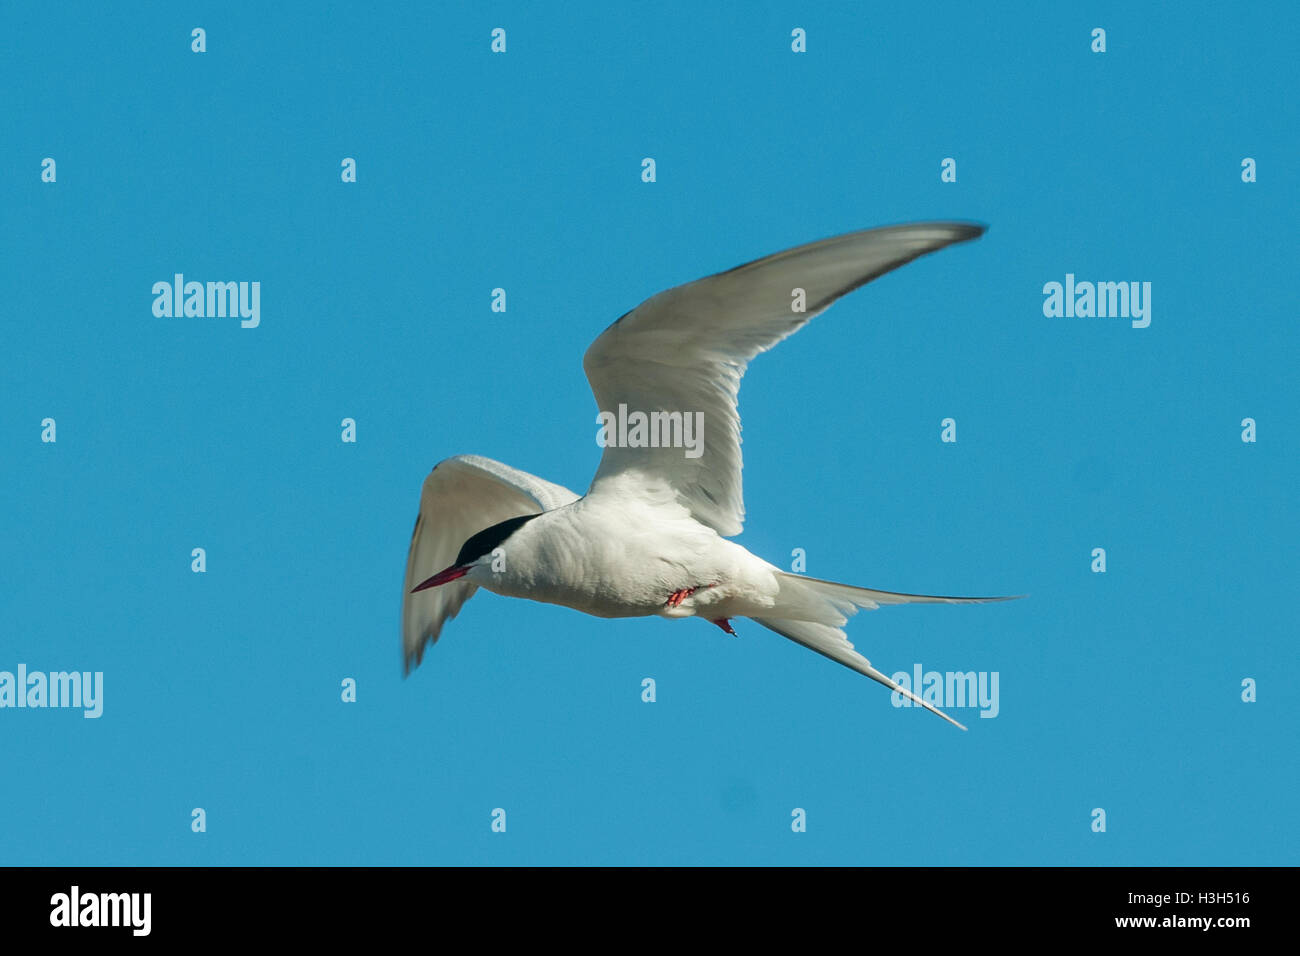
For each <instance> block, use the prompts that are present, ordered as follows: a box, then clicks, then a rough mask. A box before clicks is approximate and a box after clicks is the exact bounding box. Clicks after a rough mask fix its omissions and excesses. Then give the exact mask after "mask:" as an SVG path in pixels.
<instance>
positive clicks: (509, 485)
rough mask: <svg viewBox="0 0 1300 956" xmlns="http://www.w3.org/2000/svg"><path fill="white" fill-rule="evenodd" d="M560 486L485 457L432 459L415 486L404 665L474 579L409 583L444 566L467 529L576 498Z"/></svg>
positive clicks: (415, 658)
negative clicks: (417, 491)
mask: <svg viewBox="0 0 1300 956" xmlns="http://www.w3.org/2000/svg"><path fill="white" fill-rule="evenodd" d="M577 500H578V496H577V495H575V494H574V493H573V492H572V491H570V490H569V489H568V488H564V487H561V486H560V485H557V484H553V483H552V482H549V481H546V480H545V479H542V478H538V477H537V476H536V475H530V474H528V472H526V471H520V470H519V469H517V468H511V467H510V466H509V465H504V464H502V463H501V462H499V461H493V460H492V459H491V458H483V457H480V456H478V455H457V456H455V457H454V458H448V459H446V460H445V461H441V462H439V463H438V464H437V465H435V466H434V469H433V471H431V472H429V477H428V478H426V479H425V480H424V487H423V489H422V490H421V492H420V513H419V515H418V516H417V517H416V519H415V531H414V532H413V533H412V534H411V548H410V551H409V552H408V554H407V557H406V577H405V580H404V584H403V588H402V660H403V665H404V668H405V671H406V673H408V674H409V673H410V672H411V669H412V668H414V667H419V666H420V661H421V660H422V659H423V657H424V649H425V647H427V646H428V645H429V644H432V643H435V642H436V641H437V640H438V635H439V634H441V633H442V626H443V625H444V624H445V623H446V622H447V621H449V620H451V619H452V618H454V617H455V616H456V615H457V614H458V613H460V609H461V607H462V606H463V605H464V604H465V602H466V601H468V600H469V599H470V598H471V597H472V596H473V595H474V592H475V591H476V590H478V586H477V585H474V584H471V583H469V582H468V581H466V580H465V579H463V578H462V579H461V580H458V581H451V582H449V583H447V584H443V585H440V586H439V587H436V588H429V589H428V590H425V591H420V592H418V593H416V594H412V593H411V588H413V587H415V585H417V584H419V583H420V582H421V581H423V580H425V579H427V578H429V577H431V576H432V575H434V574H437V573H438V572H439V571H441V570H443V569H444V568H446V567H448V566H449V565H450V564H451V563H452V562H453V561H454V560H455V559H456V555H457V553H458V552H459V551H460V546H461V545H462V544H464V543H465V541H466V540H468V539H469V538H470V536H472V535H474V534H477V533H478V532H479V531H482V530H483V529H484V528H488V527H491V526H492V525H494V524H496V523H498V522H500V521H505V520H506V519H507V518H515V517H518V516H520V515H526V514H540V513H541V512H543V511H552V510H554V509H555V508H560V507H563V506H564V505H567V504H570V503H571V502H574V501H577Z"/></svg>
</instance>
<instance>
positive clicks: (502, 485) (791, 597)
mask: <svg viewBox="0 0 1300 956" xmlns="http://www.w3.org/2000/svg"><path fill="white" fill-rule="evenodd" d="M983 232H984V227H983V226H978V225H971V224H965V223H956V222H936V223H912V224H908V225H900V226H888V227H885V228H880V229H869V230H865V231H862V232H853V233H848V234H846V235H842V236H835V237H833V238H830V239H823V240H821V241H820V242H813V243H809V244H807V245H802V246H798V247H796V248H794V249H788V250H786V251H785V252H778V253H776V254H775V255H770V256H767V257H766V258H763V259H758V260H756V261H754V262H750V263H748V264H746V265H742V266H737V267H736V268H734V269H731V270H729V271H727V272H720V273H718V274H717V275H713V276H709V277H707V278H704V279H699V280H697V281H695V282H690V283H687V284H686V285H681V286H677V287H675V288H672V289H669V290H667V291H666V292H661V293H659V294H658V295H656V296H653V297H652V298H650V299H647V300H646V301H645V302H643V303H641V304H640V305H639V306H637V307H636V308H635V309H633V310H632V311H631V312H628V313H627V314H626V315H624V316H623V317H622V318H620V319H618V320H617V321H616V322H614V324H613V325H611V326H610V327H609V328H607V329H606V330H605V331H604V332H603V333H601V335H600V336H599V337H598V338H597V339H596V341H595V342H593V343H592V344H591V347H590V348H588V349H587V354H586V356H585V357H584V358H583V363H582V364H583V368H584V370H585V371H586V373H587V381H588V382H589V383H590V384H591V390H592V391H593V392H594V393H595V396H596V403H597V406H598V408H599V409H600V410H601V418H602V419H604V418H605V415H606V413H608V415H609V417H610V421H611V422H612V421H613V418H614V416H615V413H616V412H617V413H618V415H619V416H621V418H620V421H621V424H620V428H619V429H618V431H617V433H616V434H615V436H613V440H609V441H606V442H605V448H604V451H603V453H602V456H601V459H600V466H599V468H597V470H596V475H595V477H594V478H593V479H592V482H591V487H590V488H588V489H587V493H586V494H585V495H581V496H579V495H578V494H575V493H574V492H572V491H570V490H568V489H567V488H563V487H561V486H560V485H557V484H554V483H552V482H549V481H546V480H544V479H542V478H538V477H536V476H534V475H530V474H528V473H527V472H523V471H520V470H518V469H517V468H512V467H510V466H509V465H504V464H502V463H500V462H497V461H493V460H491V459H489V458H482V457H479V456H476V455H457V456H455V457H453V458H448V459H446V460H445V461H442V462H439V463H438V465H436V466H435V467H434V469H433V471H432V472H430V474H429V476H428V478H426V479H425V481H424V487H423V489H422V491H421V494H420V512H419V516H418V517H417V518H416V521H415V531H414V533H413V534H412V536H411V547H410V552H409V554H408V556H407V561H406V582H405V587H404V589H403V598H402V650H403V655H404V661H405V668H406V671H407V673H409V672H410V670H411V668H412V666H418V665H419V663H420V661H421V659H422V658H423V656H424V649H425V647H426V646H427V645H429V644H431V643H433V642H435V641H437V640H438V636H439V635H440V634H441V633H442V628H443V625H444V624H446V622H447V621H448V620H450V619H451V618H453V617H455V616H456V614H457V613H458V612H459V611H460V609H461V607H462V606H463V605H464V604H465V602H466V601H468V600H469V599H470V598H471V597H472V596H473V595H474V592H475V591H477V590H478V589H479V588H480V587H483V588H487V589H488V590H489V591H493V592H495V593H497V594H503V595H506V596H508V597H520V598H530V599H532V600H534V601H544V602H546V603H548V604H560V605H564V606H565V607H570V608H574V609H575V610H578V611H583V612H585V613H587V614H592V615H595V616H597V617H608V618H615V617H644V616H648V615H652V614H657V615H659V616H660V617H666V618H689V617H700V618H703V619H704V620H706V621H709V622H712V623H713V624H715V625H717V626H718V627H720V628H721V629H722V630H723V631H725V632H727V633H728V634H735V633H736V632H735V630H734V629H733V628H732V625H731V620H732V619H733V618H741V617H745V618H751V619H752V620H754V621H756V622H757V623H759V624H761V625H763V627H766V628H768V629H770V630H773V631H775V632H776V633H778V634H780V635H782V636H783V637H787V638H789V639H790V640H792V641H795V642H797V643H799V644H802V645H803V646H804V647H807V648H809V649H811V650H814V651H816V652H817V653H819V654H822V655H824V656H826V657H829V658H830V659H831V660H834V661H838V662H839V663H841V664H843V665H845V666H846V667H849V668H852V669H853V670H855V671H858V672H859V673H861V674H865V675H866V676H867V677H870V678H871V679H872V680H875V681H878V682H879V683H881V684H884V685H885V686H886V687H888V688H890V689H891V690H893V691H897V692H898V693H900V694H902V695H904V696H906V697H908V698H910V699H911V700H912V701H914V702H915V703H916V704H917V705H919V706H921V707H924V708H925V709H926V710H929V711H932V712H933V713H935V714H938V715H939V716H940V717H942V718H943V719H944V720H947V721H948V722H949V723H951V724H954V725H956V726H957V727H961V728H962V729H963V730H965V729H966V728H965V727H962V725H961V724H959V723H957V721H955V720H953V719H952V718H951V717H949V716H948V715H947V714H945V713H944V712H943V711H941V710H940V709H938V708H937V707H935V706H934V705H933V704H932V703H930V702H928V701H925V700H922V699H921V698H920V697H918V696H917V695H916V694H914V693H913V692H912V691H911V690H908V689H906V688H903V687H900V686H899V685H898V684H897V683H896V682H894V681H893V680H891V679H890V678H889V677H888V676H886V675H885V674H883V673H881V672H880V671H878V670H877V669H876V668H875V667H873V666H872V665H871V662H870V661H868V660H867V659H866V658H865V657H863V656H862V655H861V654H859V653H858V652H857V651H855V650H854V649H853V645H852V644H850V643H849V640H848V638H847V637H846V636H845V634H844V631H843V630H842V628H843V626H844V625H845V623H846V622H847V619H848V618H849V617H851V616H853V615H854V614H856V613H857V612H858V611H859V610H860V609H863V608H867V609H874V608H877V607H879V606H880V605H882V604H918V603H919V604H977V603H983V602H987V601H1002V600H1008V599H1009V598H1003V597H985V598H980V597H939V596H936V595H928V594H900V593H896V592H893V591H878V590H875V589H872V588H861V587H854V586H852V585H848V584H837V583H835V582H832V581H823V580H819V579H817V578H810V577H807V576H805V575H802V574H792V573H787V572H785V571H782V570H781V569H780V568H778V567H776V566H775V565H772V564H769V563H768V562H767V561H764V560H763V559H762V558H759V557H757V556H756V555H753V554H751V553H750V552H749V551H747V550H746V549H745V548H744V547H742V546H741V545H739V544H737V543H735V542H734V541H729V540H728V538H731V537H733V536H735V535H737V534H739V533H740V531H741V526H742V522H743V521H744V515H745V508H744V503H743V501H742V497H741V482H740V469H741V455H740V416H739V413H738V412H737V407H736V403H737V396H738V394H739V391H740V379H741V377H742V376H743V375H744V374H745V369H746V367H747V366H748V364H749V362H750V360H752V359H753V358H754V357H755V356H756V355H758V353H760V352H764V351H766V350H767V349H770V348H771V347H772V346H774V345H776V344H777V343H778V342H780V341H781V340H782V339H784V338H786V336H789V335H792V334H794V333H795V332H796V331H798V330H799V329H800V328H802V327H803V326H804V325H805V324H807V322H808V320H810V319H811V318H813V316H815V315H818V314H819V313H821V312H823V311H825V310H826V309H827V308H829V307H830V305H831V304H832V303H833V302H834V301H835V300H836V299H838V298H839V297H840V296H842V295H845V294H847V293H849V292H852V291H853V290H854V289H856V288H858V287H859V286H861V285H864V284H865V283H867V282H870V281H871V280H872V279H874V278H876V277H877V276H881V275H884V274H885V273H886V272H889V271H891V270H893V269H896V268H898V267H899V266H901V265H903V264H904V263H907V262H911V261H912V260H913V259H916V258H917V257H919V256H923V255H925V254H926V253H929V252H934V251H936V250H938V249H942V248H944V247H945V246H949V245H952V244H953V243H957V242H965V241H967V240H969V239H975V238H977V237H978V236H980V235H982V234H983ZM798 290H803V295H804V303H803V304H804V307H805V308H804V310H803V311H795V306H794V304H793V303H795V302H797V301H798V294H799V293H798ZM628 410H631V414H629V413H628ZM638 412H639V413H641V416H642V418H641V419H640V420H639V423H640V424H641V425H642V426H644V423H645V422H646V421H647V420H649V421H653V422H657V423H658V424H659V425H660V426H661V428H660V431H661V432H662V433H664V435H665V436H666V437H667V438H668V439H669V440H667V441H663V442H661V441H657V440H655V439H657V438H659V437H660V435H659V434H654V435H653V437H651V438H650V439H648V440H647V439H646V436H645V434H644V427H643V429H642V434H641V435H640V436H634V437H639V439H640V440H637V441H633V440H632V437H629V435H628V433H627V431H626V429H625V428H624V427H623V426H624V425H626V423H627V422H628V421H630V420H632V419H633V418H634V417H635V415H636V413H638ZM656 415H657V417H655V416H656ZM674 415H677V416H678V417H677V418H674V417H673V416H674ZM695 421H699V422H701V423H702V424H703V426H704V431H703V434H702V436H701V437H702V440H700V441H698V444H697V446H696V447H693V448H691V447H683V444H684V441H683V440H682V435H681V434H680V432H682V431H683V430H684V426H679V422H681V423H685V425H689V424H690V423H691V422H695ZM674 429H675V430H674ZM652 432H653V429H652ZM620 439H621V440H620Z"/></svg>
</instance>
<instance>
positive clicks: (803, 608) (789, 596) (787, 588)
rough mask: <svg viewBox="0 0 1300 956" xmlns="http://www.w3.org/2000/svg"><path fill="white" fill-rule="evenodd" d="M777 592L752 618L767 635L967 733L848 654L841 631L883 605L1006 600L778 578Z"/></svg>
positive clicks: (853, 653) (780, 573)
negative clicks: (831, 663) (783, 639)
mask: <svg viewBox="0 0 1300 956" xmlns="http://www.w3.org/2000/svg"><path fill="white" fill-rule="evenodd" d="M777 580H778V582H779V584H780V587H781V590H780V592H779V593H778V595H777V600H776V605H775V606H774V607H773V608H772V610H771V611H768V612H766V614H767V616H766V617H761V618H758V617H756V618H754V620H756V621H757V622H758V623H759V624H762V625H763V626H764V627H766V628H768V629H769V630H773V631H776V633H778V634H780V635H781V636H782V637H788V638H789V639H790V640H792V641H794V642H795V643H797V644H802V645H803V646H804V647H806V648H808V649H809V650H813V651H816V652H817V653H818V654H821V655H823V656H825V657H829V658H830V659H831V660H833V661H837V662H838V663H840V664H843V665H844V666H845V667H849V668H852V669H853V670H855V671H857V672H858V673H859V674H865V675H866V676H867V677H870V678H871V679H872V680H874V681H877V682H878V683H881V684H884V685H885V686H886V687H888V688H889V689H890V690H893V691H897V692H898V693H900V694H902V695H903V696H904V697H907V698H908V699H910V700H912V701H914V702H915V703H916V704H918V705H919V706H921V707H924V708H925V709H926V710H928V711H930V712H931V713H934V714H938V715H939V716H940V717H942V718H943V719H944V720H946V721H948V723H950V724H953V725H954V726H957V727H961V729H962V730H965V729H966V728H965V727H963V726H962V725H961V724H959V723H957V721H955V720H953V719H952V718H951V717H949V716H948V715H947V714H945V713H944V712H943V711H941V710H939V708H937V707H935V706H934V705H933V704H931V703H929V702H927V701H924V700H922V699H921V698H920V697H917V696H916V694H914V693H912V692H911V691H910V690H908V689H906V688H905V687H900V686H899V685H898V683H897V682H895V681H893V680H890V679H889V678H888V677H886V676H885V675H884V674H882V673H881V672H880V671H878V670H876V668H874V667H872V666H871V661H869V660H867V659H866V658H865V657H863V656H862V655H861V654H859V653H858V652H857V651H855V650H854V649H853V645H852V644H851V643H849V639H848V637H846V636H845V634H844V631H842V630H841V628H842V627H843V626H844V625H845V624H846V623H847V622H848V619H849V618H850V617H852V616H853V615H854V614H857V613H858V611H859V610H862V609H864V608H865V609H868V610H874V609H875V608H878V607H880V606H881V605H882V604H985V603H988V602H990V601H1009V600H1011V598H1009V597H940V596H938V595H934V594H901V593H898V592H896V591H876V590H873V589H871V588H858V587H853V586H852V585H849V584H838V583H836V582H834V581H823V580H821V579H820V578H810V577H805V576H804V575H802V574H789V573H787V572H784V571H778V572H777Z"/></svg>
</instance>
